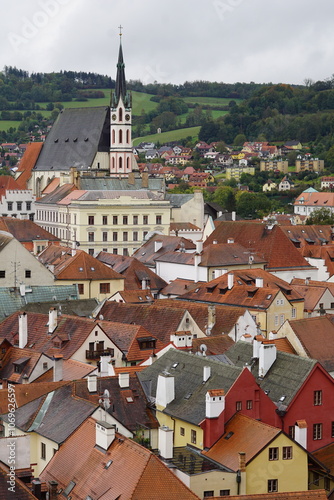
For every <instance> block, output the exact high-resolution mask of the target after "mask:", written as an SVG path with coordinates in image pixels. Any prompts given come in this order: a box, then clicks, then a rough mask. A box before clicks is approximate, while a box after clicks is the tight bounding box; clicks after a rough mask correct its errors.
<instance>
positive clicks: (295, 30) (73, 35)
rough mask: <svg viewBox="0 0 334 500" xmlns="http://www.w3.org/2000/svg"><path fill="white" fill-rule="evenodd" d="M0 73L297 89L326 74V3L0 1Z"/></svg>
mask: <svg viewBox="0 0 334 500" xmlns="http://www.w3.org/2000/svg"><path fill="white" fill-rule="evenodd" d="M0 6H1V7H2V9H1V14H2V15H1V18H2V23H1V30H0V42H1V44H0V70H2V69H3V68H4V66H16V67H17V68H20V69H24V70H27V71H29V73H32V72H52V71H60V70H73V71H87V72H94V73H101V74H103V75H109V76H111V77H112V78H115V74H116V68H115V65H116V62H117V54H118V46H119V34H118V33H119V30H118V26H119V25H122V26H123V36H122V44H123V52H124V59H125V66H126V68H125V71H126V78H127V79H128V80H129V79H139V80H142V81H143V82H144V83H148V82H153V81H155V80H156V81H158V82H171V83H183V82H185V81H194V80H208V81H218V82H230V83H234V82H236V81H241V82H250V81H254V82H257V83H263V82H274V83H279V82H284V83H303V82H304V80H305V79H306V78H311V79H312V80H322V79H325V78H328V77H330V76H331V75H332V74H333V73H334V67H333V66H334V29H333V16H334V2H333V0H317V1H310V0H280V1H278V0H164V1H162V0H140V1H139V0H29V1H27V0H11V1H8V0H0Z"/></svg>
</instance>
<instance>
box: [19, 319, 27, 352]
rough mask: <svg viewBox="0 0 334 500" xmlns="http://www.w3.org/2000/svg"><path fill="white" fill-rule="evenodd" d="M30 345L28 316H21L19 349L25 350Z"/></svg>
mask: <svg viewBox="0 0 334 500" xmlns="http://www.w3.org/2000/svg"><path fill="white" fill-rule="evenodd" d="M27 343H28V316H27V313H25V312H24V313H22V314H19V348H20V349H23V348H24V347H25V346H26V345H27Z"/></svg>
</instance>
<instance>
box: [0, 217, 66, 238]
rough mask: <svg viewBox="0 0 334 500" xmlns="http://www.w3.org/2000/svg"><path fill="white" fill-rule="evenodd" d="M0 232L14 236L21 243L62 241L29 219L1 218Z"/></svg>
mask: <svg viewBox="0 0 334 500" xmlns="http://www.w3.org/2000/svg"><path fill="white" fill-rule="evenodd" d="M0 230H1V231H7V232H8V233H10V234H12V235H13V236H14V238H16V239H17V240H18V241H20V242H31V241H38V240H41V241H45V240H46V241H53V242H58V241H60V239H59V238H57V237H56V236H54V235H53V234H51V233H49V232H48V231H46V230H45V229H43V228H42V227H41V226H38V225H37V224H35V222H33V221H31V220H29V219H16V218H15V217H0Z"/></svg>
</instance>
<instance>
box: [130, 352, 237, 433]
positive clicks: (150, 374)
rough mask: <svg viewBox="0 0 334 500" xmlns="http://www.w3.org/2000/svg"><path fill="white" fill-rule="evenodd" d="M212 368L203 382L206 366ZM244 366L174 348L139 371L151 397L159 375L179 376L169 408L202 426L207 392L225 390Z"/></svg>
mask: <svg viewBox="0 0 334 500" xmlns="http://www.w3.org/2000/svg"><path fill="white" fill-rule="evenodd" d="M205 366H210V367H211V376H210V378H209V379H208V380H207V381H206V382H205V383H203V369H204V367H205ZM241 371H242V368H239V367H237V366H231V365H227V364H224V363H221V362H220V361H215V360H211V359H208V358H206V357H203V356H197V355H194V354H188V353H184V352H182V351H179V350H177V349H170V350H169V351H168V352H166V353H165V354H164V355H163V356H161V357H160V358H159V359H157V360H156V361H155V362H154V363H153V364H152V365H151V366H149V367H148V368H146V369H145V370H143V371H142V372H141V373H139V374H138V377H139V379H140V381H141V382H142V384H143V388H144V391H145V392H146V394H147V397H148V398H152V397H153V398H155V397H156V388H157V379H158V376H159V374H162V373H163V372H164V373H170V374H171V375H173V376H174V379H175V398H174V400H173V401H172V402H171V403H169V404H168V405H167V407H166V408H165V410H164V411H165V413H168V414H170V415H172V416H174V417H176V418H180V419H182V420H185V421H187V422H190V423H193V424H196V425H198V424H199V423H200V422H201V421H202V420H203V419H204V418H205V395H206V393H207V391H208V390H211V389H224V391H225V393H226V392H227V391H228V390H229V389H230V387H231V386H232V384H233V383H234V382H235V380H236V379H237V378H238V376H239V375H240V373H241Z"/></svg>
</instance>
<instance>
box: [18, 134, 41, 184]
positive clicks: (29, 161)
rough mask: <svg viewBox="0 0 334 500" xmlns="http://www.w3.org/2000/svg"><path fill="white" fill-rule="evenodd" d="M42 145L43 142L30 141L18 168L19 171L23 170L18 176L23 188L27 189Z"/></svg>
mask: <svg viewBox="0 0 334 500" xmlns="http://www.w3.org/2000/svg"><path fill="white" fill-rule="evenodd" d="M42 147H43V142H30V143H29V144H28V146H27V148H26V150H25V153H24V155H23V157H22V159H21V161H20V164H19V166H18V169H17V173H19V172H21V174H20V176H19V177H18V178H17V182H18V184H19V185H20V186H21V189H27V183H28V180H29V179H30V177H31V172H32V169H33V168H34V166H35V164H36V162H37V159H38V156H39V154H40V152H41V150H42Z"/></svg>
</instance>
